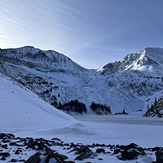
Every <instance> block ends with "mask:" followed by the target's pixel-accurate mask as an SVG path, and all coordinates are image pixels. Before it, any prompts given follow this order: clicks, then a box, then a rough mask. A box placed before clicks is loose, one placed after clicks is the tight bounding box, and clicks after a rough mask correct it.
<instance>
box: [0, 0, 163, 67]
mask: <svg viewBox="0 0 163 163" xmlns="http://www.w3.org/2000/svg"><path fill="white" fill-rule="evenodd" d="M22 46H34V47H36V48H40V49H43V50H55V51H58V52H60V53H62V54H64V55H66V56H68V57H69V58H71V59H72V60H73V61H75V62H77V63H78V64H80V65H81V66H83V67H85V68H90V69H91V68H95V69H96V68H101V67H103V66H104V65H105V64H107V63H109V62H114V61H122V60H123V58H124V57H125V56H126V55H127V54H129V53H135V52H138V51H140V50H141V49H144V48H146V47H162V48H163V1H162V0H123V1H122V0H0V48H17V47H22Z"/></svg>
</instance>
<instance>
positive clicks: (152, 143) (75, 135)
mask: <svg viewBox="0 0 163 163" xmlns="http://www.w3.org/2000/svg"><path fill="white" fill-rule="evenodd" d="M0 104H1V106H0V110H1V114H0V120H1V123H0V133H12V134H14V135H15V136H17V137H23V138H26V137H32V138H28V139H29V141H31V140H33V138H40V137H41V138H44V139H48V140H51V139H52V138H54V137H55V138H59V139H61V140H62V141H64V142H65V143H69V144H68V146H70V150H69V149H68V148H65V147H64V145H63V146H62V145H55V146H50V148H51V150H53V151H57V152H58V153H60V154H64V155H66V156H68V159H69V160H75V158H76V157H77V156H76V154H75V153H74V152H72V151H71V149H72V147H71V144H72V143H76V146H79V145H80V146H81V147H82V145H81V143H82V144H83V145H91V144H93V143H99V144H105V145H107V144H111V146H112V147H113V148H114V150H115V146H114V145H128V144H130V143H136V144H137V145H139V146H141V147H143V148H148V147H152V148H153V147H156V146H157V147H162V146H163V136H162V133H163V127H162V124H163V119H159V118H144V117H136V116H127V115H126V116H122V115H121V116H120V115H117V116H115V115H107V116H96V115H91V114H90V115H82V116H81V115H74V118H73V117H72V116H70V115H67V114H65V113H63V112H61V111H59V110H57V109H55V108H53V107H52V106H51V105H49V104H47V103H46V102H44V101H43V100H41V99H40V98H38V97H37V96H36V95H35V94H34V93H32V92H31V91H29V90H27V89H25V88H24V87H23V88H21V87H20V86H19V85H17V84H16V83H15V82H13V81H12V80H11V79H8V78H6V77H4V76H3V75H1V76H0ZM75 119H76V120H75ZM0 137H3V136H0ZM5 140H6V141H5ZM23 141H25V140H23V139H22V138H21V139H20V140H19V138H6V137H4V138H3V139H1V138H0V150H1V152H0V155H3V154H4V155H9V154H10V155H9V156H7V157H6V158H5V159H6V160H5V161H3V160H2V159H4V157H1V158H0V162H6V161H7V162H10V161H11V160H12V159H17V160H22V159H23V160H27V159H28V158H29V157H30V156H31V155H33V154H35V153H36V150H34V149H32V148H26V146H23V145H22V144H23ZM34 141H35V140H34ZM41 141H42V139H41ZM17 143H19V144H20V143H22V144H20V146H15V145H16V144H17ZM79 143H80V144H79ZM21 145H22V147H21ZM99 146H100V145H99ZM99 146H98V147H89V150H91V152H92V154H91V156H90V157H88V158H86V159H84V160H82V161H78V160H75V162H77V163H78V162H81V163H82V162H86V161H87V162H89V161H90V162H93V163H99V162H106V163H107V162H112V163H118V162H124V161H122V160H119V159H118V157H120V154H116V155H113V154H112V153H113V151H112V150H111V148H108V147H103V150H106V151H107V152H108V153H105V154H104V153H98V152H96V151H97V150H99V149H98V148H99ZM20 147H21V149H19V148H20ZM18 149H19V150H21V155H16V154H15V152H16V151H17V150H18ZM27 149H28V150H27ZM100 150H101V149H100ZM2 151H3V152H4V153H3V152H2ZM8 152H9V154H8ZM19 152H20V151H19ZM146 152H147V155H144V156H138V158H137V159H136V160H130V161H129V160H128V161H125V163H132V162H135V161H137V162H139V163H149V162H151V161H155V160H156V158H155V152H154V151H149V150H147V151H146ZM43 156H44V155H41V157H42V163H43V162H44V161H45V159H44V158H43ZM13 161H14V160H13ZM17 162H21V161H17ZM55 162H56V160H55V159H51V160H50V163H55Z"/></svg>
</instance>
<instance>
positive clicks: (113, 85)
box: [0, 46, 163, 115]
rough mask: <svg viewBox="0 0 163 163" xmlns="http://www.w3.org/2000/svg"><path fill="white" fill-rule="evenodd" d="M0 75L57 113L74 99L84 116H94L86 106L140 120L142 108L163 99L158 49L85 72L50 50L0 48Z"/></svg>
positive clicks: (162, 52)
mask: <svg viewBox="0 0 163 163" xmlns="http://www.w3.org/2000/svg"><path fill="white" fill-rule="evenodd" d="M0 72H1V73H3V74H4V75H6V76H9V77H11V78H12V79H13V80H15V81H17V82H18V83H20V84H21V85H23V86H25V87H26V88H28V89H30V90H32V91H33V92H34V93H36V94H37V95H38V96H40V97H41V98H42V99H44V100H45V101H47V102H48V103H50V104H52V105H53V106H55V107H58V108H59V105H60V106H64V104H66V103H69V102H70V101H75V100H78V101H79V102H81V103H83V104H84V105H86V107H87V110H89V111H90V112H94V111H93V110H91V109H90V106H91V104H92V103H96V104H99V106H100V105H103V106H108V107H109V108H110V111H107V109H103V110H102V109H101V110H100V111H98V112H95V113H96V114H97V113H100V114H109V113H110V112H111V113H113V114H114V113H121V112H122V111H123V110H125V112H126V113H132V112H137V111H142V113H140V114H141V115H143V114H144V112H146V110H147V104H149V105H151V104H152V102H153V101H154V98H155V97H157V98H158V97H161V96H162V95H163V49H161V48H145V49H143V50H141V51H140V52H138V53H133V54H128V55H127V56H126V57H125V58H124V60H123V61H122V62H114V63H109V64H107V65H105V66H104V67H103V68H101V69H99V70H88V69H85V68H83V67H81V66H79V65H78V64H76V63H75V62H73V61H72V60H71V59H70V58H68V57H66V56H64V55H63V54H60V53H58V52H55V51H52V50H48V51H45V50H40V49H36V48H34V47H29V46H28V47H22V48H17V49H0ZM60 109H62V108H60ZM74 110H75V111H76V110H77V109H76V108H75V109H73V110H72V111H74ZM77 112H78V110H77ZM83 113H85V111H84V112H83Z"/></svg>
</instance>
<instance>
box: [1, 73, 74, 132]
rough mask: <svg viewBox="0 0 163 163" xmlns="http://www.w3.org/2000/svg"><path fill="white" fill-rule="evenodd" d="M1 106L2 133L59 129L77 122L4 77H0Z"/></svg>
mask: <svg viewBox="0 0 163 163" xmlns="http://www.w3.org/2000/svg"><path fill="white" fill-rule="evenodd" d="M0 104H1V107H0V112H1V113H0V119H1V123H0V132H12V131H21V130H29V129H40V128H44V129H48V128H49V127H51V128H58V127H62V126H67V125H69V124H71V123H73V122H75V121H74V119H73V118H72V117H70V116H69V115H67V114H65V113H63V112H61V111H59V110H57V109H55V108H54V107H52V106H50V105H49V104H47V103H46V102H44V101H43V100H41V99H39V98H38V97H37V96H36V95H35V94H33V93H32V92H30V91H29V90H24V89H22V88H21V87H20V86H18V85H17V84H16V83H14V82H12V81H11V80H9V79H8V78H5V77H4V76H2V75H0Z"/></svg>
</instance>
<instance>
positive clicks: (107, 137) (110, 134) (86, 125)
mask: <svg viewBox="0 0 163 163" xmlns="http://www.w3.org/2000/svg"><path fill="white" fill-rule="evenodd" d="M74 117H75V119H77V123H76V124H73V125H70V126H69V127H64V128H57V129H56V128H55V129H49V130H43V131H35V132H33V133H31V134H32V135H34V136H36V137H38V136H39V137H40V136H41V137H44V138H48V139H51V138H53V137H58V138H60V139H61V140H63V141H65V142H74V143H84V144H92V143H104V144H115V145H116V144H123V145H124V144H129V143H136V144H138V145H140V146H143V147H155V146H163V119H160V118H146V117H136V116H128V115H125V116H124V115H116V116H114V115H106V116H104V115H102V116H99V115H98V116H96V115H75V116H74Z"/></svg>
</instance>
